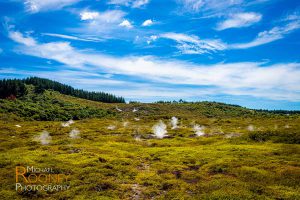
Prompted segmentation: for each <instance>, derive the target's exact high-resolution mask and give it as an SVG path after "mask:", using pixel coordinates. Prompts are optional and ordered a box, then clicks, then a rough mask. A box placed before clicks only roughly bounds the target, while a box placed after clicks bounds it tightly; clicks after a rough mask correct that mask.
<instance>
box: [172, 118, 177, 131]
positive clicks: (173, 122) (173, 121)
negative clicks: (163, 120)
mask: <svg viewBox="0 0 300 200" xmlns="http://www.w3.org/2000/svg"><path fill="white" fill-rule="evenodd" d="M177 124H178V118H177V117H172V118H171V126H172V129H177V128H178V126H177Z"/></svg>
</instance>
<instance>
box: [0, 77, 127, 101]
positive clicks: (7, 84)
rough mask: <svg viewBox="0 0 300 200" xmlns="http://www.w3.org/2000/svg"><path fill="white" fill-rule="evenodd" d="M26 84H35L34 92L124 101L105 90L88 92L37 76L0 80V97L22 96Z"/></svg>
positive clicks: (93, 99)
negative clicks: (48, 91) (52, 91)
mask: <svg viewBox="0 0 300 200" xmlns="http://www.w3.org/2000/svg"><path fill="white" fill-rule="evenodd" d="M26 85H33V86H35V92H36V93H42V92H44V91H45V90H54V91H57V92H60V93H62V94H65V95H70V96H74V97H78V98H82V99H88V100H92V101H100V102H105V103H125V99H124V98H123V97H117V96H115V95H112V94H109V93H105V92H88V91H85V90H79V89H74V88H73V87H71V86H69V85H66V84H62V83H59V82H57V81H52V80H49V79H45V78H39V77H29V78H25V79H3V80H0V98H2V99H4V98H18V97H22V96H24V95H26V92H27V91H26Z"/></svg>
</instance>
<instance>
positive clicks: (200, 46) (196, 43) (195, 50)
mask: <svg viewBox="0 0 300 200" xmlns="http://www.w3.org/2000/svg"><path fill="white" fill-rule="evenodd" d="M160 38H166V39H170V40H174V41H176V42H177V46H176V47H177V48H178V49H179V50H180V52H181V53H183V54H204V53H211V52H216V51H220V50H224V49H226V48H227V47H226V44H224V43H223V42H222V41H220V40H201V39H200V38H199V37H198V36H196V35H186V34H181V33H164V34H161V35H160Z"/></svg>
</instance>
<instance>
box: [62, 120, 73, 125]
mask: <svg viewBox="0 0 300 200" xmlns="http://www.w3.org/2000/svg"><path fill="white" fill-rule="evenodd" d="M71 124H74V121H73V120H72V119H70V120H69V121H67V122H65V123H62V124H61V126H62V127H69V126H70V125H71Z"/></svg>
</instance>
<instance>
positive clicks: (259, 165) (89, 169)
mask: <svg viewBox="0 0 300 200" xmlns="http://www.w3.org/2000/svg"><path fill="white" fill-rule="evenodd" d="M228 120H229V121H228ZM228 120H220V119H214V118H203V117H199V118H195V117H194V118H191V119H188V118H187V119H183V120H182V121H180V122H181V124H180V127H179V128H178V129H177V130H171V129H170V128H168V131H169V132H168V135H170V136H172V137H171V138H164V139H155V138H151V137H149V136H150V135H151V134H152V133H151V132H152V130H151V127H152V126H153V125H154V124H155V123H156V122H157V120H156V119H153V117H151V118H150V119H147V118H143V119H142V120H141V121H135V120H134V119H132V118H131V117H128V118H125V117H123V118H122V117H118V118H116V119H114V118H110V119H85V120H80V121H76V122H75V124H73V125H71V126H70V127H62V126H61V122H37V121H21V122H20V121H19V122H17V121H1V122H0V127H1V130H0V140H1V146H0V161H1V166H0V167H1V168H0V176H1V191H0V199H22V198H23V199H138V198H139V199H297V198H300V191H299V180H300V157H299V153H300V147H299V145H298V144H283V143H273V142H272V141H267V142H256V141H249V140H246V139H244V138H243V137H237V138H231V139H228V138H225V137H224V135H226V134H228V133H233V132H235V133H241V134H244V135H245V134H248V132H249V131H248V130H247V126H248V125H249V124H251V125H253V126H254V127H256V129H260V130H265V131H266V130H273V129H275V128H276V129H277V130H279V131H280V130H282V131H286V129H291V130H299V119H298V118H294V119H289V118H286V119H282V118H281V119H277V118H276V119H265V120H262V119H255V118H254V119H247V120H246V121H243V120H241V119H239V118H230V119H228ZM124 121H128V122H129V123H128V125H127V127H124V126H123V122H124ZM164 122H165V123H166V124H167V123H168V122H169V121H168V120H167V119H165V120H164ZM193 123H199V124H201V125H205V126H206V127H207V128H206V130H205V131H206V132H207V134H208V136H205V137H194V136H193V135H194V132H193V129H192V124H193ZM16 124H18V125H20V126H21V127H20V128H18V127H16V126H15V125H16ZM112 124H113V125H115V126H116V129H115V130H108V129H107V127H108V126H109V125H112ZM286 124H289V128H287V127H285V125H286ZM275 125H277V126H275ZM75 127H76V128H77V129H78V130H80V138H79V139H71V138H70V137H69V132H70V131H71V130H72V129H73V128H75ZM43 130H46V131H48V132H49V133H50V135H51V136H52V141H51V143H50V144H48V145H42V144H40V143H39V141H36V140H35V137H36V136H37V135H39V134H40V133H41V132H42V131H43ZM221 131H222V132H221ZM136 135H140V136H141V139H140V140H136V139H135V136H136ZM16 166H36V167H40V168H43V167H47V168H49V167H51V168H54V169H57V170H59V171H62V172H64V173H70V174H71V181H70V189H69V190H66V191H60V192H53V193H46V192H38V193H29V194H20V193H17V192H16V191H15V167H16Z"/></svg>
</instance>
